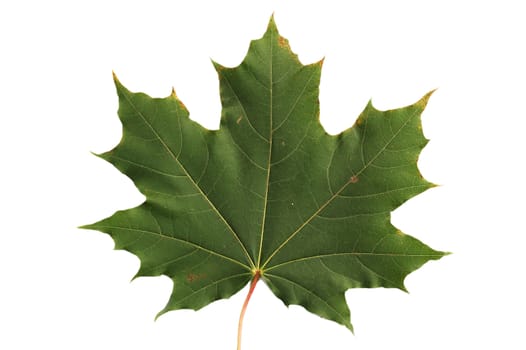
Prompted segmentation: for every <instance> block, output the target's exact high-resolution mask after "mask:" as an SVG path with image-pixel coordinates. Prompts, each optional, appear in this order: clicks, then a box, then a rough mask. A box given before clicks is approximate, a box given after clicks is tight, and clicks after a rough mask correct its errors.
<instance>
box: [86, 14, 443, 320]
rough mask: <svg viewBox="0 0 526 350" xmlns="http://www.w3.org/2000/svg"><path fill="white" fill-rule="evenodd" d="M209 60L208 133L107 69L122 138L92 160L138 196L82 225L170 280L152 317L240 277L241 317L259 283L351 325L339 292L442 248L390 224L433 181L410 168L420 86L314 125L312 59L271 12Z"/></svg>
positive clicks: (143, 271)
mask: <svg viewBox="0 0 526 350" xmlns="http://www.w3.org/2000/svg"><path fill="white" fill-rule="evenodd" d="M214 65H215V68H216V70H217V73H218V76H219V80H220V93H221V102H222V106H223V110H222V116H221V125H220V129H219V130H206V129H205V128H203V127H202V126H200V125H199V124H197V123H196V122H194V121H192V120H191V119H189V116H188V111H187V110H186V108H185V106H184V105H183V104H182V103H181V102H180V101H179V99H178V98H177V96H176V95H175V92H172V94H171V95H170V96H169V97H167V98H151V97H149V96H147V95H145V94H142V93H132V92H130V91H129V90H127V89H126V88H125V87H124V86H123V85H122V84H121V83H120V82H119V81H118V80H117V79H116V78H115V83H116V87H117V92H118V96H119V116H120V119H121V121H122V124H123V135H122V139H121V141H120V143H119V144H118V145H117V146H116V147H115V148H114V149H112V150H111V151H109V152H106V153H103V154H100V157H102V158H103V159H105V160H107V161H109V162H110V163H112V164H113V165H115V167H117V168H118V169H119V170H120V171H121V172H123V173H124V174H126V175H127V176H128V177H130V178H131V179H132V180H133V181H134V183H135V185H136V186H137V188H138V189H139V190H140V191H141V193H143V194H144V195H145V196H146V200H145V202H144V203H143V204H141V205H140V206H138V207H136V208H133V209H128V210H124V211H118V212H116V213H115V214H114V215H113V216H111V217H109V218H107V219H104V220H102V221H99V222H97V223H94V224H91V225H87V226H84V227H83V228H89V229H96V230H99V231H103V232H106V233H108V234H110V235H111V237H112V238H113V239H114V241H115V245H116V248H117V249H124V250H127V251H129V252H131V253H133V254H135V255H137V256H138V257H139V259H140V262H141V265H140V269H139V271H138V272H137V276H158V275H166V276H168V277H169V278H171V279H172V281H173V292H172V294H171V297H170V299H169V301H168V303H167V305H166V307H165V308H164V309H163V310H162V311H161V312H160V314H162V313H165V312H167V311H170V310H176V309H183V308H188V309H194V310H197V309H200V308H202V307H204V306H206V305H208V304H209V303H211V302H212V301H214V300H217V299H222V298H228V297H230V296H231V295H233V294H234V293H236V292H238V291H239V290H240V289H241V288H243V287H244V286H245V285H246V284H247V283H250V282H251V281H252V284H251V288H250V292H249V296H248V297H247V300H246V302H245V306H244V308H243V313H244V310H245V308H246V304H247V303H248V299H249V297H250V295H251V294H252V291H253V289H254V287H255V285H256V283H257V281H258V280H259V279H262V280H263V281H264V282H265V283H266V284H267V285H268V286H269V287H270V289H271V290H272V292H273V293H274V294H275V295H276V296H277V297H278V298H280V299H281V300H282V301H283V302H284V303H285V304H287V305H289V304H298V305H301V306H303V307H304V308H305V309H307V310H308V311H310V312H312V313H315V314H317V315H319V316H321V317H324V318H327V319H330V320H333V321H336V322H338V323H340V324H342V325H344V326H346V327H347V328H349V329H351V330H352V326H351V322H350V312H349V309H348V306H347V304H346V301H345V295H344V293H345V291H346V290H348V289H349V288H359V287H367V288H372V287H394V288H399V289H402V290H405V287H404V282H403V281H404V278H405V277H406V276H407V275H408V274H409V273H410V272H412V271H414V270H416V269H418V268H419V267H420V266H421V265H423V264H424V263H426V262H427V261H429V260H436V259H439V258H440V257H442V256H443V255H444V254H445V253H443V252H439V251H436V250H433V249H431V248H430V247H428V246H426V245H425V244H423V243H422V242H420V241H419V240H417V239H415V238H413V237H411V236H408V235H405V234H403V233H402V232H401V231H399V230H398V229H397V228H395V227H394V226H393V225H392V224H391V222H390V215H391V211H393V210H394V209H395V208H397V207H398V206H400V205H401V204H402V203H403V202H405V201H406V200H408V199H409V198H411V197H413V196H415V195H417V194H419V193H421V192H423V191H425V190H427V189H429V188H431V187H433V186H434V185H433V184H432V183H430V182H428V181H426V180H425V179H423V177H422V176H421V174H420V172H419V170H418V168H417V160H418V156H419V153H420V151H421V150H422V148H423V147H424V146H425V145H426V143H427V139H426V138H425V137H424V135H423V134H422V130H421V119H420V115H421V113H422V111H423V110H424V107H425V105H426V103H427V100H428V98H429V96H430V94H427V95H426V96H424V97H423V98H422V99H421V100H420V101H418V102H417V103H415V104H413V105H410V106H407V107H404V108H400V109H395V110H389V111H379V110H377V109H375V108H374V107H373V106H372V104H371V103H369V104H368V105H367V106H366V108H365V110H364V111H363V112H362V113H361V115H360V116H359V117H358V119H357V121H356V123H355V125H354V126H353V127H352V128H350V129H348V130H346V131H344V132H342V133H340V134H339V135H336V136H331V135H329V134H327V133H326V132H325V131H324V129H323V127H322V126H321V124H320V121H319V101H318V86H319V81H320V74H321V66H322V62H321V61H320V62H317V63H314V64H310V65H306V66H304V65H302V64H301V63H300V62H299V60H298V58H297V56H296V55H295V54H294V53H293V52H292V51H291V49H290V47H289V44H288V41H287V40H286V39H285V38H283V37H282V36H280V35H279V33H278V30H277V28H276V26H275V23H274V20H273V19H271V20H270V23H269V25H268V29H267V31H266V33H265V34H264V36H263V37H262V38H261V39H259V40H255V41H252V43H251V44H250V48H249V50H248V53H247V55H246V57H245V59H244V60H243V62H242V63H241V64H240V65H239V66H238V67H235V68H226V67H223V66H221V65H219V64H217V63H214Z"/></svg>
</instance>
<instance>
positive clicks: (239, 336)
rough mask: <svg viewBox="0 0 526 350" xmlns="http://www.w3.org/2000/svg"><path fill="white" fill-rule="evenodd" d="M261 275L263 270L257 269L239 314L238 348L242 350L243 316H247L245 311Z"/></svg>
mask: <svg viewBox="0 0 526 350" xmlns="http://www.w3.org/2000/svg"><path fill="white" fill-rule="evenodd" d="M260 277H261V271H260V270H256V272H255V273H254V277H253V278H252V282H251V283H250V289H249V290H248V294H247V297H246V299H245V303H244V304H243V308H242V309H241V314H240V315H239V323H238V326H237V350H241V331H242V329H243V318H244V317H245V312H246V311H247V306H248V302H249V301H250V297H251V296H252V293H254V289H255V288H256V284H257V283H258V281H259V278H260Z"/></svg>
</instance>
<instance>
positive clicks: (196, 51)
mask: <svg viewBox="0 0 526 350" xmlns="http://www.w3.org/2000/svg"><path fill="white" fill-rule="evenodd" d="M358 3H365V4H366V5H364V4H358ZM344 4H345V5H344ZM522 6H523V5H522V4H521V2H520V1H516V2H513V1H414V2H411V1H359V2H358V1H341V2H331V1H327V0H324V1H316V2H308V1H173V0H172V1H143V2H138V1H130V0H128V1H83V2H82V1H54V0H48V1H24V0H20V1H16V2H15V1H2V3H1V4H0V118H1V119H0V120H1V124H0V135H1V136H0V146H1V147H0V156H1V165H0V167H1V172H0V186H1V197H0V198H1V201H2V204H3V208H2V210H1V228H0V348H1V349H7V350H11V349H24V350H25V349H59V350H60V349H112V350H113V349H127V350H128V349H129V350H132V349H152V350H164V349H234V348H235V339H236V327H237V317H238V314H239V310H240V308H241V304H242V302H243V299H244V298H245V295H246V291H247V289H246V288H245V289H244V290H242V291H241V292H240V293H238V294H237V295H235V296H234V297H232V298H231V299H229V300H223V301H220V302H216V303H214V304H212V305H210V306H208V307H206V308H204V309H202V310H200V311H199V312H194V311H188V310H182V311H175V312H171V313H168V314H166V315H164V316H163V317H161V318H160V319H159V320H157V321H156V322H154V316H155V314H156V313H157V312H158V311H159V310H160V309H161V308H162V307H163V306H164V304H165V303H166V301H167V298H168V295H169V293H170V288H171V282H170V281H169V280H168V279H167V278H164V277H158V278H140V279H137V280H135V281H133V282H132V283H130V282H129V281H130V279H131V278H132V276H133V275H134V274H135V272H136V270H137V268H138V266H139V264H138V260H137V259H136V258H135V257H134V256H132V255H131V254H128V253H126V252H123V251H114V250H113V242H112V241H111V239H110V238H109V237H108V236H106V235H104V234H101V233H98V232H95V231H86V230H79V229H77V228H76V227H77V226H79V225H82V224H86V223H91V222H94V221H97V220H99V219H101V218H104V217H106V216H109V215H111V214H112V213H113V212H114V211H115V210H118V209H125V208H129V207H132V206H135V205H137V204H139V203H141V202H142V200H143V198H142V196H141V195H140V194H139V193H138V191H137V190H136V189H135V188H134V186H133V184H132V183H131V181H129V180H128V179H127V178H126V177H125V176H123V175H121V174H120V173H119V172H118V171H117V170H116V169H114V168H113V167H112V166H111V165H110V164H109V163H105V162H104V161H103V160H101V159H98V158H97V157H94V156H93V155H91V154H90V151H94V152H102V151H106V150H109V149H110V148H112V147H113V146H114V145H115V144H116V143H117V142H118V140H119V139H120V130H121V126H120V124H119V121H118V118H117V114H116V110H117V96H116V93H115V90H114V86H113V82H112V78H111V71H112V70H114V71H115V72H116V73H117V74H118V76H119V78H120V80H121V81H122V82H123V83H124V84H125V85H126V86H128V87H129V88H130V89H131V90H134V91H144V92H147V93H149V94H150V95H152V96H159V97H164V96H167V95H168V94H169V93H170V89H171V87H172V86H175V88H176V90H177V93H178V96H179V97H180V98H181V99H182V101H183V102H184V103H185V104H186V106H187V107H188V109H189V110H190V112H191V117H192V118H193V119H195V120H197V121H199V122H201V123H202V124H203V125H205V126H207V127H209V128H216V127H217V126H218V123H219V120H218V118H219V115H220V104H219V95H218V81H217V76H216V73H215V72H214V70H213V67H212V64H211V63H210V58H212V59H214V60H216V61H218V62H220V63H221V64H223V65H226V66H234V65H237V64H238V63H239V62H240V61H241V60H242V58H243V56H244V54H245V53H246V50H247V48H248V43H249V40H251V39H256V38H259V37H261V35H262V34H263V32H264V31H265V29H266V25H267V22H268V20H269V17H270V15H271V14H272V12H274V13H275V19H276V22H277V25H278V28H279V30H280V32H281V34H282V35H284V36H285V37H287V38H288V39H289V40H290V43H291V46H292V49H293V50H294V51H295V52H297V53H298V54H299V57H300V59H301V60H302V62H304V63H310V62H313V61H317V60H319V59H321V58H322V57H325V63H324V67H323V76H322V82H321V97H320V99H321V113H322V117H321V118H322V122H323V123H324V124H325V125H326V127H327V130H329V131H330V132H331V133H337V132H339V131H341V130H342V129H343V128H345V127H348V126H351V125H352V124H353V122H354V119H355V118H356V117H357V115H358V114H359V112H360V111H361V110H362V109H363V107H364V106H365V104H366V103H367V101H368V100H369V98H372V99H373V103H374V104H375V106H376V107H378V108H380V109H389V108H397V107H401V106H405V105H407V104H410V103H413V102H415V101H416V100H418V99H419V98H420V97H421V96H422V95H423V94H425V93H426V92H427V91H429V90H431V89H434V88H438V91H437V92H436V93H435V95H433V97H432V99H431V101H430V103H429V105H428V108H427V110H426V112H425V113H424V115H423V124H424V131H425V134H426V136H427V137H428V138H430V139H431V142H430V143H429V145H428V146H427V147H426V149H425V150H424V151H423V153H422V156H421V158H420V163H419V165H420V168H421V170H422V173H423V174H424V176H425V177H426V178H427V179H429V180H431V181H433V182H435V183H439V184H441V185H442V186H441V187H438V188H435V189H432V190H430V191H428V192H426V193H424V194H422V195H420V196H418V197H416V198H414V199H412V200H410V201H409V202H407V203H406V204H405V205H404V206H403V207H402V208H400V209H399V210H397V211H396V212H395V213H394V215H393V220H394V222H395V224H396V225H397V226H398V227H400V228H401V229H402V230H404V231H405V232H407V233H409V234H411V235H414V236H416V237H418V238H420V239H421V240H423V241H424V242H426V243H428V244H429V245H431V246H432V247H434V248H436V249H440V250H446V251H451V252H453V253H454V254H453V255H451V256H448V257H445V258H443V259H442V260H440V261H438V262H431V263H429V264H427V265H425V266H424V267H423V268H422V269H420V270H419V271H417V272H415V273H413V274H412V275H411V276H410V277H408V279H407V287H408V289H409V290H410V294H405V293H403V292H401V291H398V290H386V289H375V290H353V291H349V292H348V293H347V300H348V303H349V305H350V308H351V312H352V321H353V324H354V326H355V335H352V334H351V333H350V332H349V331H348V330H346V329H345V328H344V327H342V326H339V325H337V324H336V323H333V322H330V321H326V320H323V319H321V318H318V317H317V316H315V315H312V314H310V313H307V312H306V311H305V310H303V309H302V308H300V307H291V308H289V309H287V308H286V307H285V306H284V305H283V304H282V303H281V302H280V301H279V300H278V299H277V298H275V297H273V295H272V294H271V293H270V291H269V290H268V289H267V288H266V287H265V286H264V284H260V285H258V287H257V289H256V292H255V293H254V296H253V299H252V302H251V304H250V305H249V309H248V312H247V315H246V319H245V333H244V344H243V345H244V346H243V349H244V350H249V349H303V350H310V349H331V350H332V349H334V350H337V349H356V350H358V349H359V350H362V349H382V348H386V347H389V348H390V349H402V348H404V349H406V350H409V349H419V350H420V349H445V348H446V349H476V348H482V347H483V348H493V349H525V348H526V341H525V339H524V324H525V320H524V315H525V314H526V307H525V301H524V295H525V294H526V282H525V280H524V277H525V273H524V267H525V263H524V259H523V256H524V251H525V249H524V244H525V242H526V239H525V235H526V230H525V226H524V215H525V214H524V211H525V209H526V206H525V204H524V203H525V200H524V199H525V196H526V191H525V183H526V182H525V175H526V173H525V171H524V170H523V169H524V168H523V163H524V151H525V150H526V147H525V142H524V141H523V137H524V134H525V132H526V128H525V119H526V109H525V104H524V100H525V98H526V85H525V82H526V69H525V63H526V54H525V43H526V40H525V35H526V34H524V33H526V20H525V16H526V10H524V8H523V7H522Z"/></svg>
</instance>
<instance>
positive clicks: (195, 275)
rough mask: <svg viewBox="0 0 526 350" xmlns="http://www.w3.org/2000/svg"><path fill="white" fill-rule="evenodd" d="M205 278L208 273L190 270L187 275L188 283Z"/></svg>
mask: <svg viewBox="0 0 526 350" xmlns="http://www.w3.org/2000/svg"><path fill="white" fill-rule="evenodd" d="M204 278H206V273H192V272H190V273H189V274H187V275H186V281H187V282H188V283H193V282H197V281H200V280H202V279H204Z"/></svg>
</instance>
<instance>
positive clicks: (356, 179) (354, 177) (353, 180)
mask: <svg viewBox="0 0 526 350" xmlns="http://www.w3.org/2000/svg"><path fill="white" fill-rule="evenodd" d="M359 180H360V179H358V176H356V175H353V176H351V180H350V181H351V183H352V184H355V183H357V182H358V181H359Z"/></svg>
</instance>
